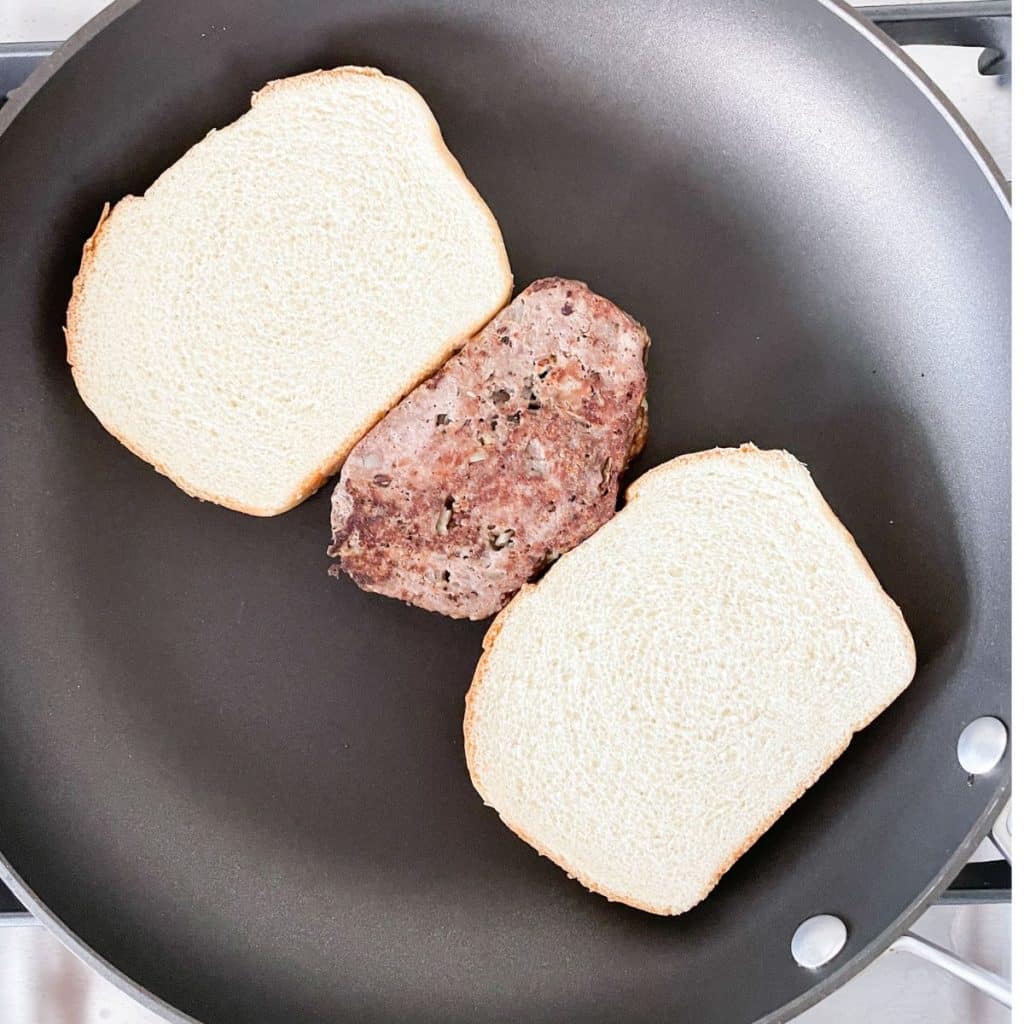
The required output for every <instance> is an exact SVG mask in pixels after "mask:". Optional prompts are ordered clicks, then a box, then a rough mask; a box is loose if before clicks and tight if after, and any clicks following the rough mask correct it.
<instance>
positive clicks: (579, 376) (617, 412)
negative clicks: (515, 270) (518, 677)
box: [328, 277, 648, 619]
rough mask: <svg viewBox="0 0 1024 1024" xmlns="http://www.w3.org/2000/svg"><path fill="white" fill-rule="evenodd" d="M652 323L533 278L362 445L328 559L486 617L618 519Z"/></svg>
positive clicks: (338, 509)
mask: <svg viewBox="0 0 1024 1024" xmlns="http://www.w3.org/2000/svg"><path fill="white" fill-rule="evenodd" d="M647 346H648V337H647V332H646V331H645V330H644V328H643V327H641V325H640V324H638V323H637V322H636V321H635V320H634V319H633V318H632V317H630V316H628V315H627V314H626V313H624V312H623V311H622V310H621V309H619V308H618V307H617V306H616V305H615V304H614V303H612V302H609V301H608V299H605V298H602V297H601V296H600V295H595V294H594V293H593V292H592V291H590V289H589V288H587V286H586V285H585V284H582V283H580V282H579V281H568V280H564V279H562V278H557V277H552V278H545V279H544V280H541V281H535V282H534V283H533V284H531V285H530V286H529V287H528V288H526V289H525V291H523V292H522V293H521V294H520V295H519V296H517V297H516V298H515V299H514V300H513V302H512V303H511V304H510V305H509V306H508V307H506V308H505V309H504V310H502V311H501V312H500V313H498V315H497V316H495V318H494V319H493V320H492V321H491V322H490V323H489V324H487V326H486V327H484V328H483V329H482V330H481V331H480V332H479V333H478V334H477V335H476V336H475V337H473V338H472V339H471V340H470V341H468V342H467V343H466V345H465V347H464V348H463V349H462V350H461V351H459V352H458V353H456V354H455V355H454V356H452V358H451V359H449V360H448V362H447V363H445V365H444V366H442V367H441V369H440V370H438V371H437V373H435V374H434V376H433V377H431V378H430V379H429V380H427V381H425V382H424V383H423V384H421V385H420V386H419V387H418V388H416V390H415V391H413V392H412V393H411V394H409V395H408V396H407V397H406V398H405V399H404V400H403V401H402V402H401V403H400V404H399V405H397V406H396V407H395V408H394V409H392V410H391V412H390V413H388V415H387V416H385V417H384V419H382V420H381V421H380V422H379V423H378V424H377V425H376V426H375V427H374V428H373V429H372V430H371V431H370V432H369V433H368V434H367V435H366V436H365V437H364V438H363V439H362V440H361V441H360V442H359V443H358V444H357V445H356V446H355V448H354V449H353V450H352V452H351V454H350V455H349V457H348V460H347V461H346V462H345V465H344V467H343V468H342V471H341V478H340V480H339V481H338V485H337V487H336V488H335V491H334V497H333V499H332V504H331V527H332V531H333V535H334V537H333V543H332V544H331V546H330V548H328V554H329V555H331V556H334V557H336V558H337V559H338V563H337V564H336V565H334V566H333V567H332V570H331V571H332V572H333V573H334V574H335V575H338V574H340V572H341V570H344V571H345V572H346V573H347V574H348V575H349V576H351V577H352V579H353V580H355V582H356V583H357V584H358V585H359V586H360V587H362V588H363V589H364V590H371V591H374V592H376V593H379V594H387V595H389V596H391V597H397V598H399V599H401V600H403V601H408V602H409V603H411V604H415V605H419V606H420V607H421V608H426V609H428V610H430V611H436V612H441V613H443V614H445V615H450V616H452V617H454V618H469V619H483V618H486V617H487V616H489V615H493V614H494V613H495V612H497V611H498V610H499V609H500V608H501V607H502V606H503V605H504V604H505V603H506V602H507V601H508V600H509V599H510V598H511V597H512V595H513V594H515V592H516V591H517V590H518V589H519V588H520V587H521V586H522V585H523V584H524V583H525V582H526V581H527V580H530V579H532V578H533V577H535V576H536V575H537V574H538V573H540V572H541V570H543V569H544V567H545V566H547V565H548V564H549V563H550V562H552V561H554V559H556V558H557V557H558V556H559V555H560V554H561V553H562V552H565V551H568V550H570V549H571V548H573V547H575V546H576V545H577V544H579V543H580V541H582V540H583V539H584V538H586V537H588V536H589V535H590V534H592V533H593V532H594V531H595V530H596V529H597V528H598V527H599V526H600V525H601V524H602V523H604V522H606V521H607V520H608V519H610V518H611V516H612V515H613V513H614V512H615V504H616V499H617V496H618V490H619V477H620V475H621V473H622V471H623V469H624V468H625V467H626V465H627V463H628V462H629V461H630V459H632V458H633V456H634V455H635V454H636V453H637V452H639V451H640V449H641V448H642V447H643V444H644V441H645V439H646V434H647V402H646V399H645V397H644V395H645V391H646V387H647V375H646V371H645V369H644V363H645V358H646V353H647Z"/></svg>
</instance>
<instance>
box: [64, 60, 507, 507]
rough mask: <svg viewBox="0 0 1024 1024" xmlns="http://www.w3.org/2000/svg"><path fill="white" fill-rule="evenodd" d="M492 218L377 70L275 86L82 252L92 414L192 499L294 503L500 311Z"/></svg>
mask: <svg viewBox="0 0 1024 1024" xmlns="http://www.w3.org/2000/svg"><path fill="white" fill-rule="evenodd" d="M511 288H512V275H511V271H510V269H509V264H508V258H507V256H506V254H505V247H504V244H503V242H502V239H501V233H500V231H499V229H498V225H497V223H496V221H495V220H494V217H493V216H492V215H491V212H490V210H488V208H487V206H486V205H485V204H484V202H483V200H482V199H481V198H480V196H479V195H478V194H477V192H476V190H475V189H474V188H473V186H472V185H471V184H470V182H469V181H468V180H467V179H466V176H465V175H464V174H463V173H462V170H461V168H460V167H459V165H458V163H457V162H456V161H455V159H454V158H453V157H452V155H451V153H449V152H448V150H447V148H446V147H445V144H444V141H443V140H442V138H441V133H440V131H439V129H438V126H437V122H436V121H435V120H434V118H433V115H432V114H431V112H430V110H429V108H428V107H427V105H426V103H425V102H424V101H423V99H422V97H421V96H420V95H419V94H418V93H417V92H416V91H415V90H414V89H413V88H412V87H411V86H409V85H407V84H406V83H405V82H401V81H399V80H398V79H395V78H389V77H387V76H385V75H383V74H381V73H380V72H379V71H376V70H374V69H371V68H354V67H344V68H338V69H336V70H332V71H315V72H311V73H310V74H305V75H300V76H298V77H296V78H288V79H284V80H282V81H277V82H271V83H270V84H269V85H267V86H266V87H265V88H263V89H262V90H260V91H259V92H258V93H256V94H255V95H254V96H253V98H252V109H251V110H250V111H248V112H247V113H246V114H245V115H244V116H242V117H241V118H239V120H237V121H235V122H234V123H233V124H230V125H228V126H227V127H226V128H223V129H221V130H219V131H212V132H210V133H209V134H208V135H207V136H206V137H205V138H204V139H203V140H202V141H201V142H199V143H197V144H196V145H195V146H193V147H192V149H190V150H189V151H188V152H187V153H186V154H185V155H184V156H183V157H182V158H181V159H180V160H179V161H178V162H177V163H175V164H174V165H173V166H171V167H170V168H168V170H166V171H165V172H164V173H163V174H162V175H161V176H160V177H159V178H158V179H157V180H156V182H154V184H153V185H152V186H150V188H149V189H147V190H146V193H145V195H144V196H143V197H141V198H139V197H136V196H128V197H127V198H125V199H122V200H121V202H119V203H118V204H117V205H116V206H115V207H114V209H113V210H111V211H110V212H109V215H107V213H106V211H104V218H103V219H102V220H101V222H100V225H99V227H98V228H97V229H96V232H95V234H94V235H93V236H92V238H90V239H89V241H88V242H86V244H85V249H84V253H83V258H82V267H81V270H80V271H79V274H78V277H77V278H76V280H75V284H74V290H73V294H72V298H71V304H70V306H69V308H68V314H67V328H66V333H67V345H68V362H69V363H70V364H71V366H72V370H73V373H74V378H75V383H76V384H77V386H78V390H79V392H80V393H81V395H82V398H83V399H84V400H85V403H86V404H87V405H88V406H89V408H90V409H91V410H92V411H93V412H94V413H95V414H96V416H97V417H98V418H99V420H100V422H101V423H102V424H103V425H104V426H105V427H106V428H107V430H109V431H110V432H111V433H112V434H113V435H114V436H115V437H117V438H118V440H120V441H121V442H122V443H123V444H125V445H126V446H127V447H128V448H130V449H131V450H132V451H133V452H135V453H136V454H137V455H139V456H140V457H141V458H143V459H145V460H146V461H147V462H150V463H152V464H153V465H154V466H155V467H156V469H158V470H159V471H160V472H161V473H164V474H166V475H167V476H169V477H170V478H171V479H172V480H174V482H175V483H177V484H178V486H180V487H181V488H182V489H183V490H185V491H187V492H188V493H189V494H192V495H195V496H197V497H201V498H205V499H208V500H210V501H215V502H218V503H219V504H221V505H226V506H228V507H229V508H234V509H238V510H239V511H242V512H248V513H251V514H253V515H274V514H276V513H278V512H283V511H285V510H287V509H289V508H291V507H293V506H294V505H296V504H298V503H299V502H301V501H302V500H303V499H304V498H306V497H308V496H309V495H310V494H311V493H312V492H313V491H315V490H316V489H317V488H318V487H319V486H320V485H321V483H323V481H324V480H325V479H326V477H328V476H329V475H330V474H332V473H333V472H335V471H336V470H337V469H338V467H339V466H340V464H341V463H342V461H343V460H344V458H345V455H346V454H347V453H348V451H349V449H350V448H351V447H352V446H353V445H354V444H355V442H356V441H357V440H359V438H360V437H361V436H362V435H363V434H364V433H365V432H366V431H367V430H368V429H369V428H370V427H371V426H372V425H373V424H374V423H375V422H376V421H377V420H378V419H379V418H380V417H381V416H382V415H384V413H386V412H387V411H388V409H389V408H390V407H391V406H392V405H393V404H394V403H395V402H397V401H398V400H399V399H401V398H402V396H403V395H405V394H406V393H407V392H408V391H409V390H411V389H412V388H413V387H414V386H415V385H416V384H417V383H419V381H421V380H422V379H423V378H424V377H426V376H427V375H429V374H430V373H431V372H432V371H433V370H435V369H436V368H437V367H438V366H439V365H440V364H441V363H443V362H444V361H445V360H446V359H447V358H448V356H450V355H451V354H452V352H453V351H454V350H455V349H457V348H458V347H459V346H460V344H461V343H462V342H463V341H464V340H465V339H466V338H467V337H468V336H469V335H471V334H472V333H473V332H474V331H475V330H476V329H477V328H478V327H480V326H481V325H482V324H484V323H486V322H487V321H488V320H489V319H490V318H491V316H492V315H493V314H494V313H495V312H496V311H497V310H498V309H500V308H501V307H502V306H503V305H504V304H505V302H506V301H507V299H508V296H509V293H510V291H511Z"/></svg>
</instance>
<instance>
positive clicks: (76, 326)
mask: <svg viewBox="0 0 1024 1024" xmlns="http://www.w3.org/2000/svg"><path fill="white" fill-rule="evenodd" d="M353 75H357V76H363V77H368V78H379V79H381V80H385V81H387V82H389V83H392V84H394V85H397V86H399V87H400V88H402V89H405V90H407V91H408V92H409V93H411V94H412V95H413V96H414V97H416V99H417V101H418V102H419V104H420V105H421V107H422V109H423V113H424V115H425V117H426V118H427V119H428V122H427V123H428V124H429V127H430V130H431V133H432V136H433V141H434V144H435V146H436V147H437V149H438V151H439V153H440V154H441V156H442V157H443V158H444V160H445V162H446V163H447V164H448V167H449V170H450V171H451V172H452V174H453V175H455V176H456V178H457V179H461V182H462V185H463V187H464V188H465V189H466V192H467V195H468V197H469V199H470V200H471V201H472V202H475V203H476V204H477V206H478V207H479V208H480V211H481V212H482V213H483V214H484V215H485V217H486V220H487V222H488V224H489V226H490V230H491V234H492V237H493V240H494V245H495V247H496V251H497V252H500V253H501V254H502V255H503V256H504V271H505V273H504V276H505V288H504V290H503V292H502V293H501V295H500V298H499V300H498V301H497V302H496V303H495V304H494V305H493V307H492V308H491V309H489V310H487V312H486V314H484V315H482V316H481V317H480V318H479V319H478V320H477V321H476V322H475V323H473V324H472V325H470V326H469V327H467V329H466V330H465V331H464V332H463V333H460V334H459V335H458V336H455V337H452V338H449V339H448V340H447V342H446V343H445V344H444V345H443V346H442V347H441V349H440V350H439V353H438V357H437V359H435V360H433V361H431V362H429V363H427V364H426V365H424V366H420V367H418V368H416V369H415V370H410V381H409V384H408V386H407V387H404V388H402V389H400V390H396V391H395V392H394V393H392V394H391V395H390V396H388V398H387V400H386V402H384V403H382V404H381V407H380V408H379V409H378V410H377V411H376V412H375V413H374V414H373V415H372V416H368V417H367V418H366V420H365V421H364V422H363V423H361V424H360V425H359V426H358V427H356V428H355V429H354V430H352V431H350V433H349V434H348V435H347V436H346V437H345V438H344V439H342V441H341V442H340V443H339V445H338V447H337V448H336V449H335V450H334V452H333V453H332V454H331V455H330V456H329V457H328V458H327V459H325V460H324V461H323V462H321V463H320V465H319V466H317V467H316V468H315V469H314V470H312V471H311V472H310V473H308V474H307V475H306V476H305V477H304V478H303V479H302V480H301V481H300V482H299V484H298V486H297V487H296V489H295V490H294V491H293V492H292V494H291V495H290V496H289V498H288V499H287V500H286V501H284V502H282V503H281V504H279V505H273V506H266V507H255V506H250V505H246V504H244V503H241V502H237V501H235V500H234V499H232V498H230V497H229V496H227V495H224V494H219V493H217V492H216V491H210V490H204V489H203V488H197V487H194V486H193V485H192V484H190V483H189V481H188V480H186V479H184V478H182V477H180V476H178V475H177V474H175V473H173V472H172V471H171V470H170V469H168V467H166V466H164V465H162V464H161V463H160V462H159V461H158V460H157V459H156V458H155V457H154V456H153V455H151V454H150V453H149V452H147V451H145V450H144V449H143V448H142V446H140V445H137V444H135V443H134V442H133V441H131V440H130V439H129V438H128V437H126V436H125V435H124V434H122V433H120V432H119V431H118V430H117V429H116V428H115V427H114V426H113V425H112V424H111V423H109V422H107V421H106V420H105V419H104V418H103V417H102V416H100V415H99V413H98V412H97V411H96V409H95V408H94V407H93V404H92V403H91V402H90V396H89V384H88V382H87V381H86V380H85V379H84V375H83V374H82V372H81V371H80V368H79V365H78V362H77V360H76V352H77V349H78V348H79V346H80V344H81V330H82V323H81V319H82V315H81V306H82V300H83V292H84V290H85V287H86V283H87V281H88V279H89V276H90V274H91V273H92V271H93V268H94V265H95V262H96V253H97V250H98V249H99V246H100V244H101V243H102V241H103V236H104V234H105V232H106V231H107V230H108V229H109V227H110V224H111V222H112V221H113V219H114V218H115V217H117V216H118V214H119V212H120V211H122V210H123V209H124V208H125V207H127V206H128V205H130V204H131V203H135V202H142V201H143V200H144V198H145V196H144V195H143V196H135V195H127V196H124V197H123V198H122V199H121V200H119V201H118V202H117V203H116V204H114V206H113V207H111V205H110V203H105V204H104V206H103V211H102V213H101V214H100V219H99V222H98V223H97V225H96V228H95V229H94V231H93V233H92V234H91V235H90V236H89V238H87V239H86V241H85V244H84V245H83V246H82V262H81V265H80V267H79V269H78V273H77V274H76V275H75V279H74V282H73V283H72V286H71V298H70V301H69V302H68V308H67V314H66V319H65V326H64V338H65V342H66V345H67V361H68V365H69V366H70V367H71V374H72V377H73V378H74V381H75V387H76V388H77V389H78V393H79V395H81V397H82V401H83V402H85V404H86V406H88V408H89V410H90V411H91V412H92V413H93V415H94V416H96V418H97V419H98V420H99V421H100V423H101V424H102V425H103V427H104V429H106V431H107V432H108V433H109V434H111V435H113V436H114V437H115V438H116V439H117V440H118V441H120V442H121V444H123V445H124V446H125V447H126V448H127V449H128V450H129V451H130V452H132V454H134V455H137V456H138V457H139V458H140V459H142V460H143V461H144V462H148V463H149V464H150V465H151V466H152V467H153V468H154V469H155V470H156V471H157V472H158V473H160V474H161V475H162V476H165V477H167V478H168V479H169V480H171V481H172V482H173V483H174V484H176V485H177V486H178V487H179V488H180V489H181V490H183V491H184V492H185V493H186V494H188V495H190V496H191V497H193V498H198V499H199V500H200V501H211V502H213V503H214V504H217V505H223V506H224V507H225V508H229V509H232V510H233V511H235V512H244V513H245V514H246V515H251V516H276V515H280V514H281V513H283V512H288V511H290V510H291V509H293V508H295V507H296V506H297V505H300V504H301V503H302V502H303V501H305V500H306V499H307V498H308V497H310V496H311V495H312V494H314V493H315V492H316V491H318V490H319V489H320V488H321V487H322V486H323V484H324V483H325V482H326V481H327V480H328V479H329V478H330V477H332V476H333V475H334V474H335V473H337V472H338V470H339V469H340V468H341V464H342V463H343V462H344V461H345V459H346V457H347V456H348V453H349V452H350V451H351V450H352V448H353V447H354V446H355V445H356V443H357V442H358V441H359V439H360V438H361V437H362V436H363V435H364V434H365V433H366V432H367V431H368V430H370V429H371V428H372V427H373V426H374V425H375V424H376V423H377V422H378V421H379V420H380V419H381V418H382V417H383V416H385V415H386V414H387V413H388V411H389V410H390V409H391V408H392V407H393V406H395V405H397V403H398V402H400V401H401V400H402V399H403V398H404V397H405V396H406V395H407V394H408V393H409V392H410V391H412V390H413V389H414V388H416V387H417V386H419V384H421V383H422V382H423V381H424V380H426V379H427V378H428V377H429V376H430V375H431V374H432V373H434V372H435V371H436V370H437V369H438V368H439V367H441V366H442V365H443V364H444V363H445V362H447V360H448V359H449V358H450V357H451V356H452V354H453V353H455V352H457V351H458V350H459V349H460V348H461V347H462V345H463V344H465V342H466V340H467V339H468V338H470V337H471V336H472V335H473V334H475V333H476V332H477V331H478V330H479V329H480V328H481V327H482V326H483V325H484V324H486V323H487V322H488V321H489V320H490V319H491V317H492V316H493V315H494V314H495V313H496V312H497V311H498V310H499V309H501V308H502V307H503V306H505V305H506V304H507V303H508V300H509V297H510V296H511V294H512V284H513V280H512V269H511V267H510V265H509V262H508V254H507V253H506V252H505V243H504V240H503V239H502V237H501V229H500V227H499V226H498V222H497V220H496V219H495V217H494V214H493V213H492V212H491V210H490V208H489V207H488V206H487V204H486V203H485V202H484V201H483V199H482V198H481V196H480V193H479V192H478V191H477V190H476V188H475V186H474V185H473V183H472V182H471V181H470V180H469V178H468V177H467V176H466V173H465V172H464V171H463V169H462V166H461V165H460V164H459V162H458V160H456V159H455V157H454V156H453V155H452V153H451V151H450V150H449V149H448V147H447V145H445V141H444V137H443V136H442V134H441V128H440V126H439V125H438V123H437V119H436V118H435V117H434V114H433V112H432V111H431V110H430V107H429V106H428V105H427V102H426V100H424V99H423V97H422V96H421V95H420V94H419V93H418V92H417V91H416V90H415V89H414V88H413V87H412V86H411V85H409V83H408V82H404V81H402V80H401V79H399V78H392V77H391V76H390V75H385V74H384V73H383V72H382V71H380V70H378V69H377V68H369V67H358V66H355V65H345V66H343V67H338V68H330V69H321V70H317V71H309V72H306V73H305V74H301V75H295V76H293V77H291V78H281V79H276V80H275V81H272V82H268V83H267V84H266V85H265V86H263V88H262V89H259V90H258V91H257V92H254V93H253V94H252V97H251V100H250V109H252V108H253V107H255V106H256V104H257V103H258V102H260V99H261V97H265V96H267V95H269V94H271V93H273V92H280V91H283V90H287V89H295V88H302V86H303V84H306V83H308V82H309V81H315V80H316V79H318V78H335V77H339V78H343V77H345V76H353ZM241 116H242V117H244V116H245V115H244V114H243V115H241ZM237 120H238V119H236V121H237ZM234 123H236V122H232V124H234ZM197 145H198V143H197ZM183 155H184V154H183ZM179 159H181V158H180V157H179ZM175 162H177V161H175ZM171 166H173V164H172V165H171ZM161 176H162V175H161ZM157 180H158V181H159V178H158V179H157Z"/></svg>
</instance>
